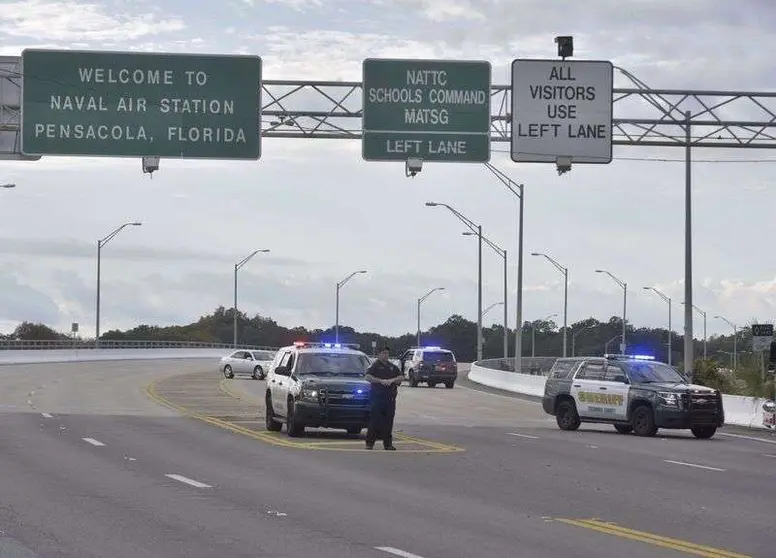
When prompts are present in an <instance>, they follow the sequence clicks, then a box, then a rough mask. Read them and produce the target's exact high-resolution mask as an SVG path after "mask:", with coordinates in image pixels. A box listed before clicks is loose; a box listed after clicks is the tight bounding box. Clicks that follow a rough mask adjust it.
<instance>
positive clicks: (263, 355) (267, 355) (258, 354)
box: [251, 351, 275, 360]
mask: <svg viewBox="0 0 776 558" xmlns="http://www.w3.org/2000/svg"><path fill="white" fill-rule="evenodd" d="M251 354H252V355H253V358H254V359H256V360H272V359H273V358H275V353H272V352H270V351H251Z"/></svg>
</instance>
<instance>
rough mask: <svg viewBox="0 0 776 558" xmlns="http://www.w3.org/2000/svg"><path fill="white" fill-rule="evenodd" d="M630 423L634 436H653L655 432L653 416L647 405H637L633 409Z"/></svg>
mask: <svg viewBox="0 0 776 558" xmlns="http://www.w3.org/2000/svg"><path fill="white" fill-rule="evenodd" d="M631 424H633V433H634V434H636V436H654V435H655V434H657V426H655V416H654V414H653V413H652V409H651V408H649V407H648V406H647V405H639V406H638V407H636V408H635V409H634V410H633V417H632V418H631Z"/></svg>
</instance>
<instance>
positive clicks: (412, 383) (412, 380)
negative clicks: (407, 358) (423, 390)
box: [409, 370, 418, 387]
mask: <svg viewBox="0 0 776 558" xmlns="http://www.w3.org/2000/svg"><path fill="white" fill-rule="evenodd" d="M409 376H410V387H418V380H417V378H415V372H413V371H412V370H410V374H409Z"/></svg>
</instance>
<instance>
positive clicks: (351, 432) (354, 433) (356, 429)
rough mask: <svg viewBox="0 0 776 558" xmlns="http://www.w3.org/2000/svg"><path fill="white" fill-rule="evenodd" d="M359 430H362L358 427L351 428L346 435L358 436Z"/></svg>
mask: <svg viewBox="0 0 776 558" xmlns="http://www.w3.org/2000/svg"><path fill="white" fill-rule="evenodd" d="M361 430H363V429H362V428H361V427H360V426H353V427H351V428H348V435H350V436H358V435H359V434H361Z"/></svg>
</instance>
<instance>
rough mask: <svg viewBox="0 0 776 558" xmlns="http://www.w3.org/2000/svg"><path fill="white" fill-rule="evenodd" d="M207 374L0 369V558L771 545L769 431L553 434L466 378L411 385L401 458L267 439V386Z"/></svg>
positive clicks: (673, 553)
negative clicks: (704, 435) (698, 435)
mask: <svg viewBox="0 0 776 558" xmlns="http://www.w3.org/2000/svg"><path fill="white" fill-rule="evenodd" d="M215 370H216V364H215V363H214V362H209V361H206V360H201V359H197V360H180V361H156V362H153V361H152V362H149V361H143V362H102V363H68V364H56V365H13V366H2V367H0V411H1V412H2V421H3V428H2V434H0V452H2V459H1V460H0V467H1V468H2V469H0V471H1V472H2V474H0V531H2V533H0V557H5V556H8V557H14V558H16V557H24V558H27V557H30V558H32V557H78V558H90V557H95V558H96V557H100V558H104V557H107V556H110V557H111V558H124V557H127V558H129V557H131V558H137V557H146V556H147V557H157V558H167V557H187V558H199V557H202V558H204V557H208V558H210V557H213V556H224V557H230V558H231V557H246V558H247V557H251V558H255V557H273V558H274V557H288V558H292V557H293V558H299V557H303V556H310V557H316V558H317V557H320V558H340V557H364V558H372V557H375V558H379V557H382V558H389V557H391V556H399V557H404V558H417V557H420V558H454V557H462V558H463V557H488V558H490V557H493V558H511V557H513V556H514V557H526V558H534V557H536V558H561V557H562V558H569V557H575V558H576V557H579V558H585V557H596V558H599V557H601V556H620V555H628V557H629V558H646V557H650V558H651V557H662V556H666V557H678V556H706V557H711V558H721V557H725V558H735V557H746V556H750V557H764V558H765V557H772V556H774V555H776V534H775V530H774V519H773V518H774V517H775V516H776V473H774V469H775V468H776V439H774V438H773V437H771V436H769V435H768V434H762V433H761V434H757V433H754V434H753V433H751V432H747V431H743V430H730V429H727V428H726V429H725V433H726V434H727V435H719V436H717V437H715V438H714V439H712V440H709V441H700V440H695V439H693V438H692V437H690V436H688V434H686V433H684V432H678V433H672V432H668V433H665V432H662V431H661V435H660V436H658V437H656V438H652V439H642V438H637V437H634V436H622V435H618V434H616V433H614V430H613V429H612V428H610V427H605V426H586V427H583V428H582V429H581V430H580V431H578V432H572V433H568V432H561V431H560V430H558V429H557V427H556V426H555V424H554V422H553V421H552V419H551V417H547V416H546V415H544V414H543V412H542V411H541V408H540V406H539V405H538V404H537V403H536V402H535V401H530V400H525V399H522V398H519V397H514V396H511V395H506V394H502V393H498V392H494V390H486V389H481V388H479V387H478V386H475V385H472V384H470V383H469V382H468V381H466V380H465V379H464V378H461V379H460V380H459V384H458V385H456V388H455V389H453V390H447V389H444V388H441V387H440V388H437V389H434V390H431V389H428V388H426V387H421V388H417V389H412V388H409V387H406V386H405V387H404V388H402V391H401V395H400V400H399V408H398V413H397V420H396V425H397V431H398V436H397V437H398V440H397V447H398V448H399V451H397V452H390V453H389V452H384V451H381V450H379V449H376V450H375V451H372V452H367V451H365V450H364V449H363V441H361V440H353V439H350V438H348V437H347V436H344V435H339V434H338V433H327V434H318V433H311V434H310V435H309V436H307V437H305V438H303V439H299V440H295V439H290V438H288V437H287V436H286V434H285V429H284V431H283V432H282V433H280V434H274V433H268V432H266V431H264V428H263V420H262V418H261V417H262V416H263V415H262V408H261V395H262V393H263V388H264V382H263V381H253V380H250V379H234V380H225V379H223V378H221V377H219V376H218V374H217V372H216V371H215ZM149 384H150V387H149ZM731 434H732V435H731ZM378 447H379V446H378Z"/></svg>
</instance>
